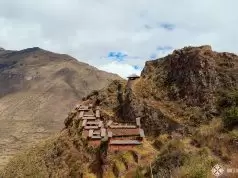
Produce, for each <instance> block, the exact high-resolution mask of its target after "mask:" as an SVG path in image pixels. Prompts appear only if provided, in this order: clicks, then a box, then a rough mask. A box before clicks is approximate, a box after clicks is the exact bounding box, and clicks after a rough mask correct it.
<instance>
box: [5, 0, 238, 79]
mask: <svg viewBox="0 0 238 178" xmlns="http://www.w3.org/2000/svg"><path fill="white" fill-rule="evenodd" d="M237 5H238V1H235V0H226V1H224V0H209V1H207V0H200V1H191V0H181V1H177V0H137V1H135V0H131V1H128V0H120V1H116V0H100V1H96V0H87V1H84V0H70V1H68V0H50V1H49V0H34V1H32V0H21V1H16V0H1V1H0V27H1V28H0V47H3V48H6V49H24V48H28V47H33V46H39V47H41V48H44V49H47V50H50V51H54V52H59V53H67V54H69V55H72V56H73V57H75V58H77V59H78V60H79V61H83V62H87V63H89V64H91V65H94V66H96V67H98V68H99V69H101V70H106V71H109V72H114V73H117V74H119V75H120V76H122V77H126V76H127V75H129V74H131V73H137V74H140V71H141V70H142V69H143V66H144V64H145V61H146V60H150V59H156V58H159V57H162V56H165V55H167V54H169V53H171V52H172V51H173V50H174V49H177V48H182V47H184V46H189V45H192V46H198V45H205V44H208V45H211V46H212V47H213V49H214V50H216V51H228V52H234V53H237V44H238V34H237V29H238V25H237V22H238V12H237V10H236V7H237ZM135 66H138V67H135Z"/></svg>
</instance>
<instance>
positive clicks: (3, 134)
mask: <svg viewBox="0 0 238 178" xmlns="http://www.w3.org/2000/svg"><path fill="white" fill-rule="evenodd" d="M114 79H119V80H120V79H121V78H120V77H119V76H117V75H115V74H111V73H107V72H104V71H100V70H98V69H96V68H95V67H92V66H90V65H88V64H85V63H82V62H79V61H78V60H76V59H74V58H72V57H70V56H68V55H65V54H57V53H53V52H49V51H46V50H43V49H40V48H38V47H34V48H29V49H24V50H20V51H11V50H4V49H2V50H0V168H1V167H2V166H3V165H5V164H6V163H7V162H8V160H9V158H10V157H12V156H13V155H14V154H15V153H16V152H18V151H19V150H22V149H24V148H26V147H27V146H28V145H29V144H32V143H34V142H37V141H39V140H40V139H42V138H46V137H48V136H49V135H52V134H54V133H55V132H57V131H59V129H61V128H62V126H63V121H64V119H65V117H66V116H67V112H68V111H69V110H70V108H72V107H73V106H74V104H75V103H76V102H77V101H78V100H80V99H82V97H83V96H85V95H87V94H89V93H90V92H92V91H93V90H98V89H101V88H103V87H105V86H107V84H109V83H110V82H111V81H112V80H114Z"/></svg>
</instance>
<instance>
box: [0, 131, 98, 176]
mask: <svg viewBox="0 0 238 178" xmlns="http://www.w3.org/2000/svg"><path fill="white" fill-rule="evenodd" d="M83 147H84V145H83V142H82V141H81V140H80V139H77V143H76V140H75V141H74V138H71V137H69V136H67V133H66V132H63V133H61V135H59V136H55V137H53V138H50V139H48V140H46V141H44V142H42V143H40V144H38V145H37V146H36V147H35V148H32V149H29V150H26V151H25V152H23V153H21V154H18V155H17V156H15V157H14V158H13V159H12V160H11V161H10V162H9V164H7V166H6V167H5V168H4V170H3V172H2V177H4V178H8V177H9V178H11V177H62V178H64V177H71V176H72V177H74V176H76V177H77V176H78V175H80V174H83V173H87V174H88V175H92V173H90V170H89V165H90V164H91V163H92V161H93V160H94V159H95V158H94V154H93V152H92V151H90V150H89V149H83Z"/></svg>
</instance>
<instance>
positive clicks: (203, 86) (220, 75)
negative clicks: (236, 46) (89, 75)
mask: <svg viewBox="0 0 238 178" xmlns="http://www.w3.org/2000/svg"><path fill="white" fill-rule="evenodd" d="M237 69H238V56H236V55H235V54H232V53H226V52H224V53H218V52H215V51H212V48H211V47H210V46H200V47H185V48H182V49H179V50H175V51H174V52H173V53H172V54H169V55H168V56H165V57H163V58H160V59H156V60H153V61H147V62H146V64H145V67H144V69H143V71H142V74H141V77H140V78H138V79H136V80H132V81H127V82H126V81H124V80H114V81H112V82H111V83H110V84H109V85H108V87H106V88H103V89H101V90H98V91H93V92H91V93H90V94H89V95H87V96H86V97H84V98H83V103H88V102H91V103H93V105H99V106H100V108H101V117H102V118H103V119H104V120H106V121H107V120H109V119H111V120H114V121H118V122H128V123H129V122H132V121H133V120H134V119H135V118H136V117H141V125H142V128H143V129H144V130H145V135H146V139H145V141H144V144H143V146H142V147H140V146H138V148H135V149H132V150H131V152H129V153H128V152H126V151H123V150H122V151H118V152H116V153H114V155H106V156H105V154H102V153H103V152H104V151H103V150H104V147H103V146H104V145H100V147H99V148H98V149H96V150H94V149H93V150H94V151H96V152H94V151H93V150H91V147H89V146H88V145H87V142H85V140H83V139H82V137H81V135H80V134H78V133H79V132H78V130H80V129H81V128H80V126H78V125H77V124H76V123H77V122H76V121H77V119H76V118H77V117H76V116H77V114H76V112H75V111H72V113H71V114H69V115H68V117H67V118H66V120H65V128H64V129H63V130H62V132H61V133H60V134H59V135H57V139H55V138H52V139H53V141H52V140H49V141H48V142H47V143H42V144H41V145H38V146H36V147H35V148H33V149H29V150H27V151H25V152H24V153H22V154H19V155H18V156H17V157H15V158H14V159H13V160H11V161H10V163H9V164H8V165H7V166H6V167H5V169H4V171H3V173H2V175H3V177H4V176H5V177H14V176H16V175H23V176H24V175H26V174H25V173H24V171H26V170H27V171H28V172H27V175H31V176H35V175H38V176H39V175H43V176H47V175H53V176H57V175H59V172H60V170H61V167H62V165H61V164H62V162H64V163H66V164H65V166H63V167H64V168H66V169H64V170H63V172H64V175H63V174H62V177H67V176H68V177H69V176H74V177H85V175H86V177H100V176H102V175H103V176H104V177H118V175H120V176H125V177H151V172H152V174H154V175H155V176H157V177H171V176H173V177H175V176H176V177H204V178H205V177H212V172H211V169H212V167H213V166H215V165H216V164H219V165H222V166H223V167H224V169H225V168H235V167H238V162H237V160H238V152H237V150H238V149H237V148H238V85H237V84H238V70H237ZM65 142H67V143H65ZM49 145H51V146H49ZM61 145H64V146H65V147H67V148H63V146H61ZM59 148H62V149H61V151H60V153H58V152H56V151H58V150H59ZM69 148H70V149H69ZM83 150H85V151H83ZM90 150H91V151H92V152H90ZM96 153H98V154H96ZM128 154H129V156H128ZM131 154H132V155H134V157H137V158H140V159H139V160H140V161H139V164H138V162H135V161H133V159H132V161H131V162H132V164H129V161H128V157H131ZM73 155H77V156H79V155H80V156H82V157H83V158H78V159H73V158H75V157H74V156H73ZM96 155H98V156H99V157H95V156H96ZM125 155H126V156H125ZM100 156H101V157H100ZM52 157H53V158H54V159H53V158H52ZM102 157H103V159H102ZM125 157H126V158H125ZM51 158H52V159H51ZM86 158H87V159H86ZM55 159H57V160H60V161H58V162H56V161H55ZM149 163H150V164H149ZM36 164H37V165H39V167H34V166H32V165H36ZM81 165H84V167H82V166H81ZM47 168H48V169H47ZM95 168H97V169H96V170H95ZM99 170H100V171H99ZM98 172H99V175H98V174H97V173H98ZM118 172H120V174H119V173H118ZM224 174H225V176H229V177H232V176H234V177H235V175H234V174H229V175H228V173H226V172H225V173H224ZM226 174H227V175H226Z"/></svg>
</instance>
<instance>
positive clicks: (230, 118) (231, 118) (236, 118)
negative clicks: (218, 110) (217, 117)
mask: <svg viewBox="0 0 238 178" xmlns="http://www.w3.org/2000/svg"><path fill="white" fill-rule="evenodd" d="M223 123H224V126H225V127H228V128H232V127H233V126H235V125H236V124H238V107H231V108H228V109H226V110H225V112H224V117H223Z"/></svg>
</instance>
